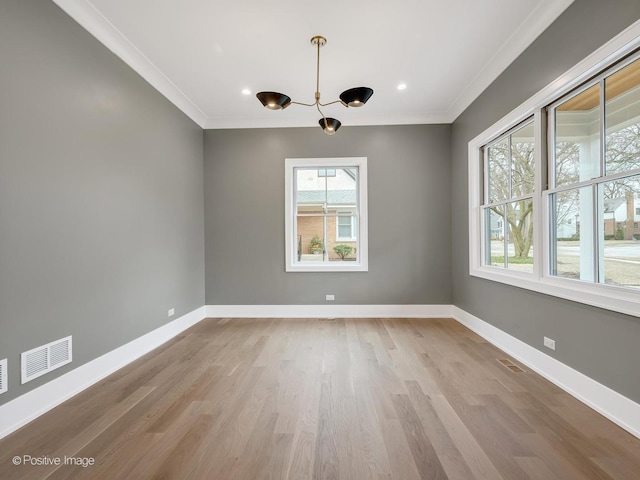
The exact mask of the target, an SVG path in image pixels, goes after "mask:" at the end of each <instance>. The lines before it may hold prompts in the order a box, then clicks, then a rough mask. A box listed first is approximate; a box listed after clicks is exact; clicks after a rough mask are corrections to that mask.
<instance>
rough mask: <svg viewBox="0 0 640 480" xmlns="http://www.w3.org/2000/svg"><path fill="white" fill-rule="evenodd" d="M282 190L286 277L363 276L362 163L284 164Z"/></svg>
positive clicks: (363, 160)
mask: <svg viewBox="0 0 640 480" xmlns="http://www.w3.org/2000/svg"><path fill="white" fill-rule="evenodd" d="M285 187H286V192H285V194H286V203H285V230H286V231H285V233H286V248H285V251H286V261H285V268H286V271H287V272H335V271H345V272H346V271H367V269H368V259H367V253H368V248H367V247H368V241H367V240H368V239H367V159H366V158H326V159H324V158H320V159H318V158H311V159H304V158H303V159H301V158H289V159H286V161H285Z"/></svg>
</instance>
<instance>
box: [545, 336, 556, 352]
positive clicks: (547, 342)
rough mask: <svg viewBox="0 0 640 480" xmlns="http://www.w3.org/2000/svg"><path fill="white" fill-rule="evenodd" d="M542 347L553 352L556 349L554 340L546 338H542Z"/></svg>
mask: <svg viewBox="0 0 640 480" xmlns="http://www.w3.org/2000/svg"><path fill="white" fill-rule="evenodd" d="M544 346H545V347H547V348H550V349H551V350H555V349H556V341H555V340H551V339H550V338H548V337H544Z"/></svg>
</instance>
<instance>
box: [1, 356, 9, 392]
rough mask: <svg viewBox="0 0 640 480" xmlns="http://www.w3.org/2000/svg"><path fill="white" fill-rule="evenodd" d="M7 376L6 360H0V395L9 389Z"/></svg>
mask: <svg viewBox="0 0 640 480" xmlns="http://www.w3.org/2000/svg"><path fill="white" fill-rule="evenodd" d="M8 376H9V375H8V374H7V359H6V358H5V359H4V360H0V393H4V392H6V391H7V390H8V389H9V382H8Z"/></svg>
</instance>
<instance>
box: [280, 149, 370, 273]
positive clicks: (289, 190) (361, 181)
mask: <svg viewBox="0 0 640 480" xmlns="http://www.w3.org/2000/svg"><path fill="white" fill-rule="evenodd" d="M297 167H303V168H332V167H338V168H344V167H358V172H359V173H358V209H359V215H358V217H359V219H360V222H359V226H358V227H359V228H358V234H359V236H360V238H359V244H358V261H356V262H327V263H324V262H323V263H320V262H317V263H315V262H309V263H298V261H297V258H296V257H297V245H296V241H297V234H296V205H295V201H296V198H295V192H294V185H295V178H294V175H293V171H294V168H297ZM284 183H285V271H286V272H367V271H369V243H368V232H369V228H368V215H367V212H368V204H367V158H366V157H351V158H349V157H342V158H287V159H285V181H284Z"/></svg>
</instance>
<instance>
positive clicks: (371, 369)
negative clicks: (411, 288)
mask: <svg viewBox="0 0 640 480" xmlns="http://www.w3.org/2000/svg"><path fill="white" fill-rule="evenodd" d="M501 359H506V360H510V361H513V362H514V363H515V364H518V362H517V361H515V360H514V359H512V358H511V357H509V356H508V355H507V354H505V353H504V352H501V351H500V350H499V349H497V348H495V347H494V346H492V345H490V344H488V343H487V342H486V341H485V340H484V339H482V338H480V337H478V336H477V335H476V334H474V333H473V332H471V331H470V330H468V329H467V328H465V327H464V326H462V325H460V324H459V323H457V322H455V321H454V320H451V319H406V318H405V319H402V318H400V319H389V318H384V319H366V318H363V319H349V318H346V319H345V318H336V319H332V320H327V319H320V318H315V319H307V318H305V319H300V318H297V319H296V318H291V319H280V318H270V319H250V318H213V319H206V320H204V321H202V322H200V323H198V324H197V325H195V326H194V327H192V328H190V329H189V330H187V331H185V332H183V333H181V334H180V335H178V336H177V337H175V338H174V339H172V340H171V341H169V342H167V343H166V344H164V345H162V346H161V347H160V348H158V349H156V350H154V351H153V352H150V353H149V354H147V355H145V356H143V357H141V358H140V359H138V360H136V361H135V362H132V363H131V364H130V365H128V366H127V367H125V368H123V369H121V370H119V371H118V372H116V373H114V374H113V375H111V376H109V377H107V378H105V379H103V380H101V381H100V382H98V383H97V384H96V385H94V386H93V387H91V388H89V389H87V390H85V391H84V392H82V393H80V394H79V395H77V396H75V397H74V398H72V399H70V400H69V401H67V402H65V403H63V404H62V405H60V406H59V407H57V408H55V409H53V410H51V411H50V412H48V413H47V414H45V415H43V416H42V417H40V418H38V419H37V420H35V421H34V422H32V423H31V424H29V425H27V426H25V427H24V428H22V429H20V430H18V431H17V432H15V433H13V434H12V435H10V436H8V437H6V438H4V439H2V440H0V478H1V479H2V480H22V479H24V480H43V479H49V480H71V479H73V480H84V479H87V480H112V479H116V478H117V479H120V478H132V479H136V480H138V479H140V480H147V479H167V480H173V479H176V480H209V479H215V480H249V479H252V480H254V479H255V480H276V479H277V480H280V479H282V480H285V479H289V480H320V479H344V480H382V479H384V480H416V479H427V478H428V479H430V480H433V479H449V480H517V479H530V480H539V479H544V480H554V479H556V480H594V479H595V480H597V479H600V480H612V479H613V480H631V479H634V480H635V479H636V478H638V479H639V480H640V475H638V474H637V473H638V472H640V440H639V439H637V438H635V437H633V436H631V435H630V434H629V433H627V432H625V431H623V430H621V429H620V428H619V427H618V426H616V425H615V424H613V423H612V422H610V421H608V420H607V419H605V418H604V417H602V416H601V415H599V414H598V413H596V412H594V411H593V410H591V409H589V408H588V407H586V406H585V405H584V404H581V403H579V402H578V401H577V400H576V399H575V398H573V397H571V396H570V395H568V394H567V393H565V392H563V391H562V390H560V389H559V388H558V387H557V386H555V385H553V384H551V383H549V382H548V381H546V380H545V379H544V378H542V377H540V376H539V375H537V374H535V373H533V372H531V371H529V369H527V368H526V367H525V368H524V370H525V371H524V372H521V373H515V372H513V371H512V370H510V369H508V368H506V367H505V366H504V365H502V364H501V363H499V362H498V360H501ZM24 455H33V456H39V457H43V458H45V457H46V458H52V457H65V456H67V457H74V458H75V457H78V458H92V459H94V461H95V464H94V465H91V466H82V465H70V464H67V465H59V466H52V465H46V466H32V465H14V464H13V461H12V459H13V457H14V456H19V458H20V459H22V458H23V456H24Z"/></svg>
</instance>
